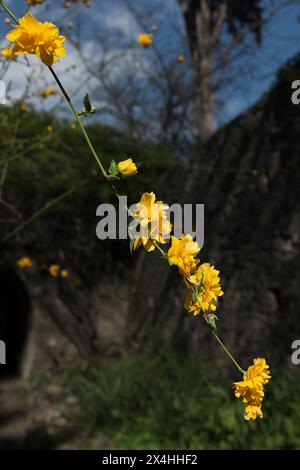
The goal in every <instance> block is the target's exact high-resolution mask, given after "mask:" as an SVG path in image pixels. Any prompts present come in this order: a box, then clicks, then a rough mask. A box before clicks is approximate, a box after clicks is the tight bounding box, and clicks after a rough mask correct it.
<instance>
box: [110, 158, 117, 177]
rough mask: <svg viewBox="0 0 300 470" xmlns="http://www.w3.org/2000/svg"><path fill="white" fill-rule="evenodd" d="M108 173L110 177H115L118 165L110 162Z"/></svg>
mask: <svg viewBox="0 0 300 470" xmlns="http://www.w3.org/2000/svg"><path fill="white" fill-rule="evenodd" d="M108 173H109V174H110V175H111V176H117V175H118V174H119V170H118V165H117V164H116V162H115V161H114V160H112V161H111V162H110V166H109V170H108Z"/></svg>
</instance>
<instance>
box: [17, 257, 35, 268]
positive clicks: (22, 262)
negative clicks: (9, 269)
mask: <svg viewBox="0 0 300 470" xmlns="http://www.w3.org/2000/svg"><path fill="white" fill-rule="evenodd" d="M17 264H18V266H19V268H20V269H28V268H31V267H32V261H31V259H30V258H28V256H22V258H20V259H18V261H17Z"/></svg>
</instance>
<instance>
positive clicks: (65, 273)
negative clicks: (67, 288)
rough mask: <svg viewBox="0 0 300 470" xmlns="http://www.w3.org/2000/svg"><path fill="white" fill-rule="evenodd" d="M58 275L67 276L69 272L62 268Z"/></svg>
mask: <svg viewBox="0 0 300 470" xmlns="http://www.w3.org/2000/svg"><path fill="white" fill-rule="evenodd" d="M60 275H61V277H65V278H66V277H69V275H70V273H69V271H68V269H62V270H61V272H60Z"/></svg>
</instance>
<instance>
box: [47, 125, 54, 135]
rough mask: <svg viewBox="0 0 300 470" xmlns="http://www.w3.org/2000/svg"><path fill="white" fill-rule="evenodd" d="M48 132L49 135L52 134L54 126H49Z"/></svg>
mask: <svg viewBox="0 0 300 470" xmlns="http://www.w3.org/2000/svg"><path fill="white" fill-rule="evenodd" d="M46 130H47V132H48V134H51V133H52V132H53V127H52V126H47V127H46Z"/></svg>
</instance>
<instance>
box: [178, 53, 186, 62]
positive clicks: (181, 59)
mask: <svg viewBox="0 0 300 470" xmlns="http://www.w3.org/2000/svg"><path fill="white" fill-rule="evenodd" d="M177 60H178V62H179V63H180V64H183V63H184V61H185V59H184V56H183V55H179V56H178V57H177Z"/></svg>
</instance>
